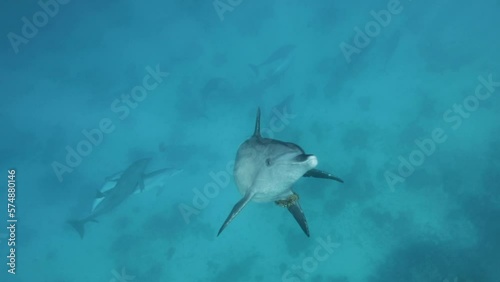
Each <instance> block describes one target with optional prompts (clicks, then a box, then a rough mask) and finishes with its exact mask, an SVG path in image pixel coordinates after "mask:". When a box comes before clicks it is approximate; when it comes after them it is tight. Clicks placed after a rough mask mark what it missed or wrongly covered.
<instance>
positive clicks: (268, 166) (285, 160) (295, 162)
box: [217, 109, 343, 237]
mask: <svg viewBox="0 0 500 282" xmlns="http://www.w3.org/2000/svg"><path fill="white" fill-rule="evenodd" d="M317 165H318V158H317V157H316V156H315V155H311V154H306V153H305V152H304V150H303V149H302V148H301V147H299V146H298V145H296V144H294V143H290V142H283V141H279V140H275V139H270V138H264V137H262V136H261V135H260V109H258V110H257V118H256V121H255V131H254V133H253V135H252V136H251V137H250V138H249V139H247V140H246V141H245V142H243V143H242V144H241V145H240V147H239V149H238V152H237V153H236V161H235V166H234V178H235V182H236V186H237V187H238V190H239V192H240V193H241V194H242V195H243V198H242V199H241V200H240V201H239V202H238V203H236V205H235V206H234V207H233V209H232V211H231V213H230V214H229V216H228V217H227V219H226V221H225V222H224V223H223V224H222V226H221V228H220V229H219V233H217V236H219V235H220V234H221V232H222V231H223V230H224V229H225V228H226V227H227V225H228V224H229V223H230V222H231V221H232V220H233V219H234V218H235V217H236V216H237V215H238V214H239V213H240V212H241V210H242V209H243V208H244V207H245V206H246V205H247V204H248V203H249V202H250V201H255V202H275V203H276V204H278V205H280V206H282V207H286V208H287V209H288V211H289V212H290V213H291V214H292V215H293V217H294V218H295V220H296V221H297V223H298V224H299V226H300V227H301V228H302V230H303V231H304V233H305V234H306V235H307V236H308V237H309V236H310V234H309V227H308V225H307V220H306V217H305V215H304V212H303V211H302V208H301V207H300V204H299V196H298V195H297V193H295V192H294V191H293V190H292V185H293V184H294V183H295V182H296V181H297V180H298V179H299V178H301V177H303V176H305V177H316V178H324V179H331V180H335V181H339V182H341V183H343V181H342V179H340V178H338V177H337V176H335V175H333V174H331V173H327V172H324V171H321V170H317V169H315V167H316V166H317Z"/></svg>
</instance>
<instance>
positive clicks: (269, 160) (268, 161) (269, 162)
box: [266, 158, 271, 166]
mask: <svg viewBox="0 0 500 282" xmlns="http://www.w3.org/2000/svg"><path fill="white" fill-rule="evenodd" d="M266 165H267V166H270V165H271V159H270V158H267V159H266Z"/></svg>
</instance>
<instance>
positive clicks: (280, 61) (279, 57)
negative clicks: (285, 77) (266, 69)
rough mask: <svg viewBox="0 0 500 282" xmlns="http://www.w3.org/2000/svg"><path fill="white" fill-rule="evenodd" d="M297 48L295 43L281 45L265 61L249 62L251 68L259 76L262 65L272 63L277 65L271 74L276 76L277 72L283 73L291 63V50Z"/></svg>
mask: <svg viewBox="0 0 500 282" xmlns="http://www.w3.org/2000/svg"><path fill="white" fill-rule="evenodd" d="M294 49H295V45H293V44H288V45H285V46H281V47H280V48H278V49H276V50H275V51H274V52H273V53H272V54H271V55H270V56H269V57H268V58H267V59H266V60H265V61H263V62H262V63H260V64H258V65H252V64H249V65H248V66H250V68H251V69H252V70H253V72H254V73H255V74H256V75H257V76H258V75H259V70H260V68H261V67H263V66H266V65H270V64H273V65H274V64H276V67H275V68H274V69H273V70H272V71H271V73H270V75H269V76H276V75H277V74H281V73H283V72H284V70H286V68H288V66H289V65H290V61H291V57H290V54H291V52H292V51H293V50H294Z"/></svg>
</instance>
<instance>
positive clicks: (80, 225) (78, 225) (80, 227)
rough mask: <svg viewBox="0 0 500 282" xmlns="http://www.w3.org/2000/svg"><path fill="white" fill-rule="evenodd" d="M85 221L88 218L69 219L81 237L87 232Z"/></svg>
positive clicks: (69, 222)
mask: <svg viewBox="0 0 500 282" xmlns="http://www.w3.org/2000/svg"><path fill="white" fill-rule="evenodd" d="M85 223H87V221H86V220H69V221H68V224H69V225H71V226H72V227H73V228H74V229H75V230H76V232H78V234H79V235H80V238H82V239H83V235H84V234H85Z"/></svg>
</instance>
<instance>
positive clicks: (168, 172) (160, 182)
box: [92, 168, 182, 212]
mask: <svg viewBox="0 0 500 282" xmlns="http://www.w3.org/2000/svg"><path fill="white" fill-rule="evenodd" d="M181 172H182V169H176V168H163V169H158V170H155V171H153V172H150V173H146V174H145V175H144V191H149V190H153V189H156V188H158V191H157V195H159V194H160V193H161V192H162V191H163V188H164V187H165V184H166V183H167V178H169V177H172V176H174V175H177V174H179V173H181ZM122 174H123V172H117V173H115V174H113V175H112V176H109V177H107V178H106V182H105V183H104V185H102V187H101V189H99V191H97V194H96V197H95V199H94V202H93V203H92V212H94V210H95V209H96V208H97V207H98V206H99V204H100V203H101V202H102V201H103V200H104V199H105V198H106V196H107V195H108V194H109V193H111V191H112V190H113V189H114V188H115V187H116V183H117V182H118V180H119V179H120V177H121V175H122ZM141 192H142V191H140V190H139V189H136V190H135V192H134V193H133V194H134V195H135V194H139V193H141Z"/></svg>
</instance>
